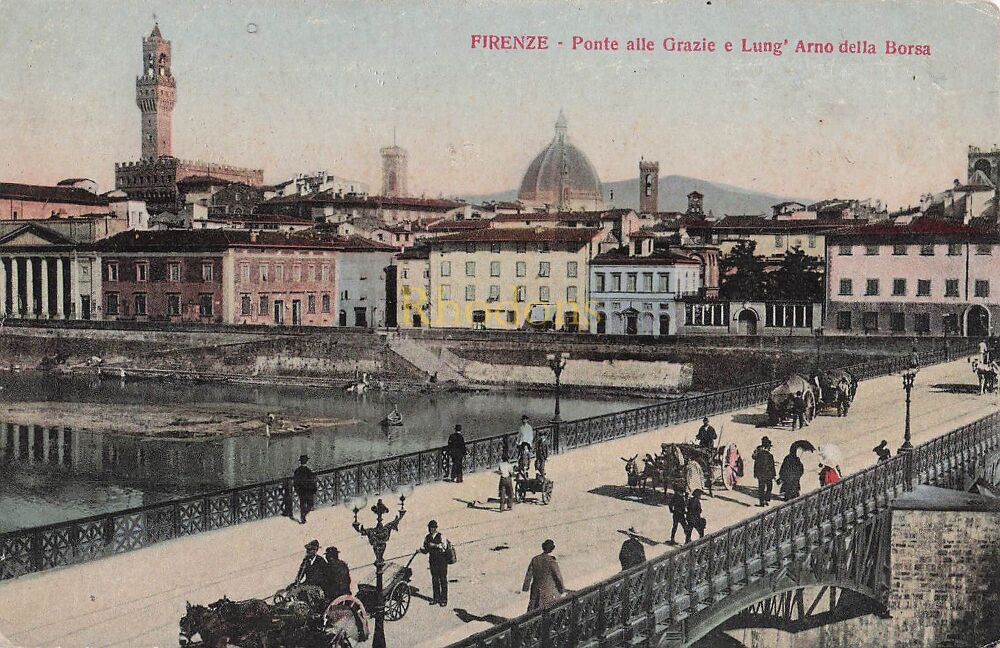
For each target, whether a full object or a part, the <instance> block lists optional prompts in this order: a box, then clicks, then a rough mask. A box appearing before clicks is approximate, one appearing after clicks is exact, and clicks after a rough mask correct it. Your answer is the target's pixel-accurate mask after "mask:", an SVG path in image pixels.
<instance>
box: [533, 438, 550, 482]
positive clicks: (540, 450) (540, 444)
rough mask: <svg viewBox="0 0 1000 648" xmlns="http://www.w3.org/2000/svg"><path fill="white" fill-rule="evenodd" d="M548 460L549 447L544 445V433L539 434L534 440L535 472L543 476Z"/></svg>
mask: <svg viewBox="0 0 1000 648" xmlns="http://www.w3.org/2000/svg"><path fill="white" fill-rule="evenodd" d="M548 460H549V447H548V446H547V445H545V432H539V433H538V435H537V437H536V439H535V471H536V472H537V473H538V475H539V476H540V477H544V476H545V462H546V461H548Z"/></svg>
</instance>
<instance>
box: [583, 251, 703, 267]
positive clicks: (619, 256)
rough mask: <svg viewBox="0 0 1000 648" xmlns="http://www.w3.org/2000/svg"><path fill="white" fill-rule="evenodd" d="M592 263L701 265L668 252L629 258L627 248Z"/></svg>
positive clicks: (605, 255)
mask: <svg viewBox="0 0 1000 648" xmlns="http://www.w3.org/2000/svg"><path fill="white" fill-rule="evenodd" d="M590 263H591V265H701V262H700V261H698V260H697V259H692V258H691V257H687V256H682V255H680V254H675V253H673V252H670V251H668V250H653V251H652V252H651V253H650V254H649V255H647V256H629V253H628V250H627V249H626V248H618V249H617V250H611V251H610V252H604V253H603V254H598V255H597V256H595V257H594V258H593V259H592V260H591V262H590Z"/></svg>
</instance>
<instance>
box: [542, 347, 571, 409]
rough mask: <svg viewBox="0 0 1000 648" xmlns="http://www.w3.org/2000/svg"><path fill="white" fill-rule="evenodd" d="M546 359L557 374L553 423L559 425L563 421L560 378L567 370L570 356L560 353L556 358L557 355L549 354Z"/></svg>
mask: <svg viewBox="0 0 1000 648" xmlns="http://www.w3.org/2000/svg"><path fill="white" fill-rule="evenodd" d="M545 359H546V360H547V361H548V363H549V369H551V370H552V372H553V373H555V375H556V415H555V416H554V417H552V422H553V423H559V422H561V421H562V419H561V418H560V417H559V391H560V382H559V376H561V375H562V372H563V369H565V368H566V361H567V360H569V354H568V353H565V352H563V353H560V354H559V355H558V356H556V354H554V353H547V354H545Z"/></svg>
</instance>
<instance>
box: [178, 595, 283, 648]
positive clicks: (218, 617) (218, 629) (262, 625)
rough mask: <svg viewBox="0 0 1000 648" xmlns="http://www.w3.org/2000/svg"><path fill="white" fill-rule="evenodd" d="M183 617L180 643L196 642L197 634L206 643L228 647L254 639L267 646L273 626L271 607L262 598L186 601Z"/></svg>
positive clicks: (218, 646)
mask: <svg viewBox="0 0 1000 648" xmlns="http://www.w3.org/2000/svg"><path fill="white" fill-rule="evenodd" d="M186 605H187V610H186V612H185V614H184V616H183V617H181V620H180V633H179V634H180V644H181V645H182V646H185V645H188V644H190V643H192V639H193V637H194V636H195V635H198V636H200V637H201V641H202V643H203V644H204V645H206V646H210V647H211V648H225V647H226V646H227V645H229V644H230V643H232V642H234V641H240V642H247V641H253V642H254V643H258V642H259V645H261V646H266V645H267V641H266V635H267V632H268V630H270V628H271V618H272V615H271V606H270V605H268V604H267V602H266V601H263V600H261V599H249V600H246V601H231V600H229V598H227V597H225V596H224V597H222V598H221V599H219V600H218V601H216V602H215V603H212V604H210V605H209V606H208V607H205V606H204V605H191V603H190V602H188V603H186Z"/></svg>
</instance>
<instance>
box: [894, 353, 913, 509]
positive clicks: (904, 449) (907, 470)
mask: <svg viewBox="0 0 1000 648" xmlns="http://www.w3.org/2000/svg"><path fill="white" fill-rule="evenodd" d="M916 378H917V369H916V368H910V369H907V370H906V371H904V372H903V390H904V391H905V392H906V422H905V423H904V426H903V445H901V446H900V447H899V452H898V454H902V455H903V484H904V488H905V489H906V490H913V457H912V452H913V444H912V443H910V392H912V391H913V382H914V380H916Z"/></svg>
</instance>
